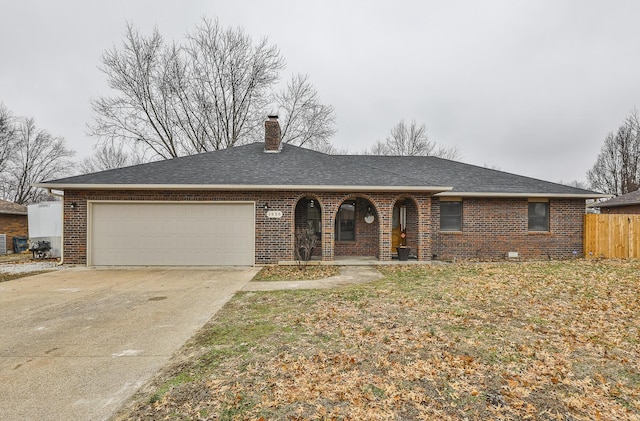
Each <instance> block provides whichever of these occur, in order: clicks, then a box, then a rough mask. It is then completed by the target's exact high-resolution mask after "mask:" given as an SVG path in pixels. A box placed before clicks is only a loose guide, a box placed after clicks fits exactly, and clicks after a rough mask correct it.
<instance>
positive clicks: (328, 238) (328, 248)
mask: <svg viewBox="0 0 640 421" xmlns="http://www.w3.org/2000/svg"><path fill="white" fill-rule="evenodd" d="M322 198H323V206H322V260H323V261H325V262H331V261H333V260H334V259H335V226H336V224H335V219H334V215H335V214H336V207H337V205H336V203H337V199H336V198H334V197H330V196H325V195H323V196H322Z"/></svg>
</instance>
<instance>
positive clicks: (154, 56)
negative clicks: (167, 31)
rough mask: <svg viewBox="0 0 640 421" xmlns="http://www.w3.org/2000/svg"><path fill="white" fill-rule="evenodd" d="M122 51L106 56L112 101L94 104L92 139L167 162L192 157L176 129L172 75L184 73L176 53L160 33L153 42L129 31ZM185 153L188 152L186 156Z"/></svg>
mask: <svg viewBox="0 0 640 421" xmlns="http://www.w3.org/2000/svg"><path fill="white" fill-rule="evenodd" d="M124 36H125V40H124V42H123V44H122V47H121V49H117V48H115V47H113V48H111V49H109V50H107V51H105V52H104V53H103V55H102V67H101V68H100V70H102V72H103V73H105V74H106V75H107V82H108V84H109V87H110V88H111V89H112V90H114V91H116V92H117V95H115V96H112V97H98V98H96V99H94V100H92V107H93V110H94V111H95V113H96V119H95V122H94V124H93V126H91V127H90V134H91V135H94V136H97V137H99V138H101V139H103V140H105V141H114V140H126V141H130V142H131V143H143V144H144V145H146V147H148V148H149V149H151V150H152V151H153V152H154V153H155V154H157V155H158V156H160V157H163V158H170V157H175V156H179V155H181V154H183V153H186V152H189V150H188V149H189V148H186V145H185V143H186V142H183V141H182V139H180V137H179V134H178V133H177V127H176V125H175V124H174V109H173V107H172V105H173V103H174V100H175V98H176V96H177V95H176V93H175V89H174V86H173V83H174V82H175V79H178V76H176V75H175V74H174V73H173V72H178V70H177V69H180V68H181V67H180V65H179V64H178V59H179V50H178V47H175V46H172V47H167V46H165V43H164V40H163V38H162V36H161V35H160V33H159V32H158V29H157V28H154V30H153V33H152V34H151V36H149V37H144V36H142V35H141V34H140V33H139V32H138V31H137V30H136V29H134V28H133V26H131V25H127V27H126V31H125V35H124ZM184 149H187V150H184Z"/></svg>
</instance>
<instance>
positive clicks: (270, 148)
mask: <svg viewBox="0 0 640 421" xmlns="http://www.w3.org/2000/svg"><path fill="white" fill-rule="evenodd" d="M281 141H282V134H281V132H280V123H278V116H277V115H270V116H269V119H268V120H267V121H265V122H264V151H265V153H278V152H280V150H281V149H282V144H281Z"/></svg>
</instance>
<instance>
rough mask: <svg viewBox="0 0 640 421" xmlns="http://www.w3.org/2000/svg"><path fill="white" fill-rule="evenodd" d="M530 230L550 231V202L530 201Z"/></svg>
mask: <svg viewBox="0 0 640 421" xmlns="http://www.w3.org/2000/svg"><path fill="white" fill-rule="evenodd" d="M529 231H549V202H529Z"/></svg>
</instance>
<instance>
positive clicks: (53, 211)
mask: <svg viewBox="0 0 640 421" xmlns="http://www.w3.org/2000/svg"><path fill="white" fill-rule="evenodd" d="M27 213H28V215H29V243H31V242H32V241H49V242H50V243H51V257H56V258H57V257H60V256H61V251H62V202H60V201H56V202H42V203H34V204H32V205H29V206H27Z"/></svg>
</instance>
